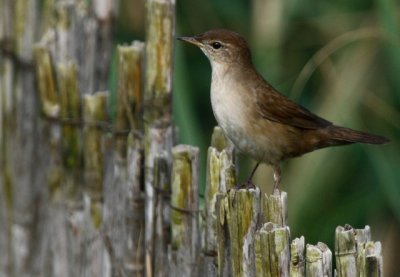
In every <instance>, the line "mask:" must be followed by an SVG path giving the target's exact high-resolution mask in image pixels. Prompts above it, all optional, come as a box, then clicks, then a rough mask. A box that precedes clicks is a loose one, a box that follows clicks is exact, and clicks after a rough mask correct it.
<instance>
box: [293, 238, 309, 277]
mask: <svg viewBox="0 0 400 277" xmlns="http://www.w3.org/2000/svg"><path fill="white" fill-rule="evenodd" d="M304 249H305V245H304V237H303V236H301V237H300V238H295V239H294V240H293V241H292V243H291V245H290V276H291V277H304V276H305V273H306V272H305V263H306V261H305V256H304Z"/></svg>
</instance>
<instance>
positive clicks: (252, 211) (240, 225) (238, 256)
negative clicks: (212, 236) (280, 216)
mask: <svg viewBox="0 0 400 277" xmlns="http://www.w3.org/2000/svg"><path fill="white" fill-rule="evenodd" d="M260 197H261V192H260V189H259V188H256V189H249V190H243V189H241V190H235V189H232V190H230V191H229V192H228V194H227V196H226V197H225V198H224V200H223V203H221V206H220V213H221V212H222V213H223V214H222V215H220V224H222V225H223V226H225V227H224V228H226V229H225V231H223V232H218V239H219V237H220V236H221V235H222V236H224V237H225V238H223V240H227V242H228V244H229V246H228V247H229V251H224V254H225V255H227V254H228V255H230V259H232V261H231V274H232V275H233V276H255V259H254V234H255V232H256V229H257V224H258V220H259V216H260V205H261V199H260ZM221 209H222V210H221ZM228 238H229V239H228ZM222 259H224V260H226V258H222V257H221V258H219V260H222Z"/></svg>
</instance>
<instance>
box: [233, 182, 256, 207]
mask: <svg viewBox="0 0 400 277" xmlns="http://www.w3.org/2000/svg"><path fill="white" fill-rule="evenodd" d="M255 188H256V186H255V185H254V184H253V182H252V181H251V180H247V181H246V182H244V183H241V184H237V185H236V186H234V187H233V188H231V189H229V190H228V193H229V192H230V191H231V190H233V199H232V206H235V201H236V192H237V191H238V190H240V189H246V190H249V189H255Z"/></svg>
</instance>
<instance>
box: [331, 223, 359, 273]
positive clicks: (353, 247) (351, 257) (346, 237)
mask: <svg viewBox="0 0 400 277" xmlns="http://www.w3.org/2000/svg"><path fill="white" fill-rule="evenodd" d="M335 254H336V267H337V276H338V277H348V276H357V263H356V261H357V241H356V237H355V232H354V229H353V228H352V227H351V226H349V225H347V226H345V227H342V226H338V227H337V228H336V231H335Z"/></svg>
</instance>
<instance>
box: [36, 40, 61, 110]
mask: <svg viewBox="0 0 400 277" xmlns="http://www.w3.org/2000/svg"><path fill="white" fill-rule="evenodd" d="M34 53H35V61H36V62H35V64H36V75H37V84H38V90H39V96H40V103H41V108H42V112H43V114H44V115H46V116H49V117H57V116H58V115H59V112H60V105H59V99H58V93H57V91H56V80H55V73H54V69H53V63H52V58H51V55H50V51H49V50H48V49H47V48H46V47H45V46H44V45H40V44H37V45H36V46H35V48H34Z"/></svg>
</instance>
